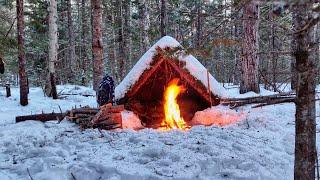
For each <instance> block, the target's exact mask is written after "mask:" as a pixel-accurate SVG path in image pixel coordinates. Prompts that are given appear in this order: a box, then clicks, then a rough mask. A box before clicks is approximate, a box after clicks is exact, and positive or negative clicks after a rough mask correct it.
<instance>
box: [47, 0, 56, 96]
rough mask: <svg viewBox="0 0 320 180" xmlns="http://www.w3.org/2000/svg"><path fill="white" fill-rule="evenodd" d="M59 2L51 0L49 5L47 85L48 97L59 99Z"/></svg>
mask: <svg viewBox="0 0 320 180" xmlns="http://www.w3.org/2000/svg"><path fill="white" fill-rule="evenodd" d="M57 16H58V13H57V1H56V0H50V5H49V75H48V79H47V85H46V94H47V96H49V97H51V96H52V98H53V99H58V95H57V88H56V75H55V74H56V73H55V62H57V60H58V28H57Z"/></svg>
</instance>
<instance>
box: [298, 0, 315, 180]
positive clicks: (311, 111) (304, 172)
mask: <svg viewBox="0 0 320 180" xmlns="http://www.w3.org/2000/svg"><path fill="white" fill-rule="evenodd" d="M312 5H313V4H312V3H310V2H309V3H308V2H300V1H298V2H297V3H296V4H294V6H293V9H292V10H293V12H294V14H293V25H294V26H293V29H294V33H293V40H294V41H293V56H294V58H295V63H296V66H295V71H296V73H297V86H296V93H297V99H296V122H295V124H296V125H295V126H296V137H295V160H294V179H296V180H300V179H306V180H314V179H315V162H316V161H315V160H316V121H315V120H316V116H315V113H316V109H315V87H316V82H315V77H316V72H317V71H316V63H315V58H314V56H313V53H315V44H316V43H315V42H313V40H314V39H313V33H314V31H313V27H312V26H311V25H310V22H312V21H313V18H314V17H315V16H313V15H312V13H311V8H312Z"/></svg>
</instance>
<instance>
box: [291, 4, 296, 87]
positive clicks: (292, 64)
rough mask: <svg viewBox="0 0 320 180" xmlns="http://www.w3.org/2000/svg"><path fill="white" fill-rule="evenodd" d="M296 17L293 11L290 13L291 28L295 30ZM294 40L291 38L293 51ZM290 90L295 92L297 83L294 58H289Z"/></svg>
mask: <svg viewBox="0 0 320 180" xmlns="http://www.w3.org/2000/svg"><path fill="white" fill-rule="evenodd" d="M296 16H297V12H296V11H295V10H294V11H292V27H293V28H295V26H296V25H295V22H294V21H295V20H294V18H295V17H296ZM296 43H297V42H296V39H295V38H294V37H293V36H292V39H291V49H292V51H294V48H295V44H296ZM290 65H291V67H290V68H291V90H296V88H297V83H298V82H297V81H298V75H297V71H296V58H295V57H294V56H292V57H291V64H290Z"/></svg>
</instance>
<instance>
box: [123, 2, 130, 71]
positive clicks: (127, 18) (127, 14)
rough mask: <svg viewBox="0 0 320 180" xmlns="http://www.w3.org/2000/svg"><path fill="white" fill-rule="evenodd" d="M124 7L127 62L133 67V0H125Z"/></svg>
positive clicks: (128, 65) (128, 66)
mask: <svg viewBox="0 0 320 180" xmlns="http://www.w3.org/2000/svg"><path fill="white" fill-rule="evenodd" d="M123 9H124V41H125V43H124V44H125V45H126V46H125V48H126V50H125V51H126V62H128V63H127V65H126V67H127V69H129V68H131V65H132V38H131V34H132V33H131V28H132V24H131V0H124V3H123Z"/></svg>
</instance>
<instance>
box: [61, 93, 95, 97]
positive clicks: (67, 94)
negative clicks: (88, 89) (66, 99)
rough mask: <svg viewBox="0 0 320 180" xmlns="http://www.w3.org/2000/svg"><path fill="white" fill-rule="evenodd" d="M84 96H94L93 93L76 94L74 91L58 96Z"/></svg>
mask: <svg viewBox="0 0 320 180" xmlns="http://www.w3.org/2000/svg"><path fill="white" fill-rule="evenodd" d="M77 95H78V96H84V97H95V96H96V95H93V94H76V93H61V94H59V96H77Z"/></svg>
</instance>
